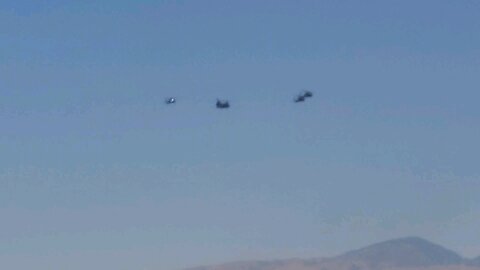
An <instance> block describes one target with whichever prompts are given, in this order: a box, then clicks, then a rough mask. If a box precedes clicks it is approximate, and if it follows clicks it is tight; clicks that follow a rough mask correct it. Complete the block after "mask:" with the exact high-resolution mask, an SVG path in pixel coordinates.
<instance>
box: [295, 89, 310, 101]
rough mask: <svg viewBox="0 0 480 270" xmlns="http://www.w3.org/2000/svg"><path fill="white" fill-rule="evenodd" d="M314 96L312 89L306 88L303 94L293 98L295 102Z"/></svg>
mask: <svg viewBox="0 0 480 270" xmlns="http://www.w3.org/2000/svg"><path fill="white" fill-rule="evenodd" d="M311 97H313V93H312V92H311V91H308V90H305V91H303V92H302V93H301V94H299V95H298V96H296V97H295V99H294V100H293V101H294V102H295V103H298V102H304V101H305V100H306V99H307V98H311Z"/></svg>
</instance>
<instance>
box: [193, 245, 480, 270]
mask: <svg viewBox="0 0 480 270" xmlns="http://www.w3.org/2000/svg"><path fill="white" fill-rule="evenodd" d="M403 269H408V270H480V257H478V258H476V259H472V260H468V259H464V258H462V257H461V256H460V255H458V254H457V253H455V252H453V251H451V250H448V249H446V248H444V247H442V246H440V245H437V244H434V243H432V242H429V241H427V240H425V239H422V238H419V237H406V238H400V239H394V240H389V241H385V242H381V243H377V244H373V245H370V246H367V247H364V248H361V249H357V250H353V251H349V252H347V253H345V254H342V255H340V256H336V257H332V258H313V259H288V260H276V261H246V262H234V263H227V264H222V265H217V266H203V267H196V268H190V269H186V270H403Z"/></svg>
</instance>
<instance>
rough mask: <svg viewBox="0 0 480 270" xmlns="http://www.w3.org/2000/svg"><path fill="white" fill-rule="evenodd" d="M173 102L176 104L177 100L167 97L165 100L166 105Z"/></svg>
mask: <svg viewBox="0 0 480 270" xmlns="http://www.w3.org/2000/svg"><path fill="white" fill-rule="evenodd" d="M175 102H177V99H176V98H174V97H169V98H167V99H165V103H166V104H173V103H175Z"/></svg>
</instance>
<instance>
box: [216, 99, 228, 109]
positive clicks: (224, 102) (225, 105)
mask: <svg viewBox="0 0 480 270" xmlns="http://www.w3.org/2000/svg"><path fill="white" fill-rule="evenodd" d="M216 106H217V109H227V108H230V103H229V102H228V100H219V99H217V103H216Z"/></svg>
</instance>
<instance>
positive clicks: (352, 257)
mask: <svg viewBox="0 0 480 270" xmlns="http://www.w3.org/2000/svg"><path fill="white" fill-rule="evenodd" d="M334 259H335V260H340V261H348V262H361V263H364V264H366V265H368V266H369V267H371V268H376V267H379V266H381V267H425V266H438V265H454V264H460V263H462V262H463V260H464V259H463V258H462V257H461V256H460V255H458V254H457V253H455V252H453V251H451V250H448V249H446V248H444V247H442V246H439V245H437V244H434V243H432V242H429V241H427V240H425V239H422V238H419V237H407V238H400V239H395V240H389V241H385V242H381V243H377V244H373V245H370V246H367V247H364V248H361V249H358V250H354V251H350V252H347V253H345V254H344V255H341V256H338V257H336V258H334Z"/></svg>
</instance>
